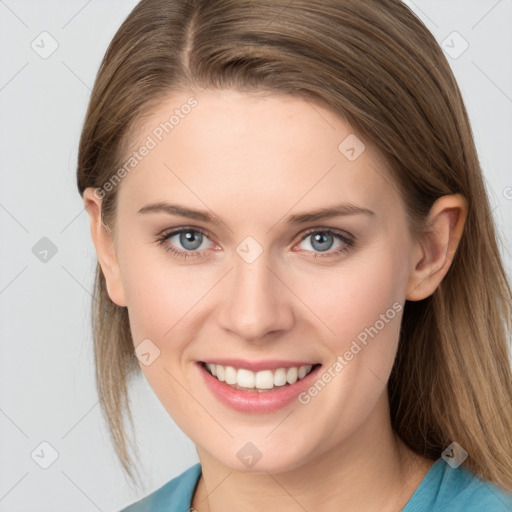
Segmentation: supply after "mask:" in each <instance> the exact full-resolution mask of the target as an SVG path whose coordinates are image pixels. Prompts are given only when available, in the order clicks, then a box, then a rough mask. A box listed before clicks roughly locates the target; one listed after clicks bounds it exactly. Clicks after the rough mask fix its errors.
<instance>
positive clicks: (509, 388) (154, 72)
mask: <svg viewBox="0 0 512 512" xmlns="http://www.w3.org/2000/svg"><path fill="white" fill-rule="evenodd" d="M78 188H79V192H80V194H81V195H82V196H83V199H84V204H85V205H86V208H87V211H88V213H89V216H90V222H91V235H92V238H93V241H94V244H95V247H96V251H97V254H98V267H97V274H96V287H95V296H94V297H95V301H94V311H93V315H94V316H93V327H94V344H95V358H96V367H97V383H98V391H99V394H100V396H101V397H103V400H102V407H103V411H104V413H105V415H106V418H107V420H108V422H109V427H110V432H111V434H112V439H113V441H114V443H115V446H116V450H117V453H118V455H119V458H120V460H121V462H122V463H123V466H124V468H125V469H126V471H127V473H128V474H129V475H130V476H132V477H133V471H132V470H133V469H134V467H133V463H132V461H131V458H130V456H129V454H128V451H127V448H126V440H125V436H124V431H123V417H124V416H123V415H124V413H127V414H128V416H129V417H130V410H129V406H128V391H127V383H128V379H129V377H130V376H132V375H135V374H136V373H137V372H140V371H142V373H143V375H144V377H145V378H146V379H147V381H148V383H149V384H150V386H151V387H152V389H153V390H154V392H155V394H156V395H157V397H158V398H159V400H160V401H161V403H162V404H163V406H164V407H165V408H166V410H167V411H168V412H169V414H170V415H171V417H172V418H173V420H174V421H175V422H176V424H177V425H178V426H179V427H180V428H181V429H182V430H183V431H184V432H185V434H186V435H187V436H188V437H189V438H190V439H191V440H192V441H193V442H194V443H195V445H196V448H197V453H198V456H199V460H200V463H199V464H196V465H194V466H192V467H191V468H189V469H188V470H187V471H186V472H184V473H183V474H181V475H180V476H179V477H177V478H175V479H172V480H171V481H170V482H168V483H167V484H166V485H165V486H163V487H161V488H160V489H158V490H156V491H155V492H153V493H151V494H150V495H149V496H146V497H145V498H143V499H142V500H140V501H139V502H137V503H135V504H133V505H132V506H130V507H128V508H126V509H125V510H126V511H130V512H134V511H142V510H151V511H153V510H154V511H156V510H172V511H174V510H176V511H178V510H179V511H184V510H189V509H192V508H193V509H194V510H197V511H198V512H205V511H211V512H214V511H220V510H222V511H228V510H244V511H252V510H262V509H264V510H267V511H273V510H290V511H292V510H321V511H331V510H340V507H342V508H343V510H345V511H352V510H354V511H356V510H357V511H358V512H361V511H373V510H380V511H390V512H391V511H397V510H403V511H405V512H412V511H416V510H451V511H453V510H461V511H462V510H464V511H468V510H475V511H476V510H493V511H501V510H503V511H505V510H510V509H511V507H512V494H511V492H512V409H511V404H510V399H511V396H512V376H511V368H510V363H509V359H508V358H509V352H508V347H507V343H506V335H507V332H508V331H507V329H510V318H511V312H512V307H511V291H510V285H509V283H508V282H507V279H506V274H505V271H504V268H503V264H502V261H501V258H500V254H499V250H498V246H497V242H496V235H495V229H494V225H493V220H492V215H491V210H490V207H489V202H488V199H487V196H486V193H485V188H484V184H483V177H482V171H481V168H480V165H479V162H478V156H477V153H476V150H475V145H474V141H473V139H472V135H471V128H470V124H469V120H468V116H467V113H466V110H465V108H464V104H463V100H462V98H461V95H460V91H459V89H458V86H457V84H456V82H455V79H454V77H453V74H452V72H451V70H450V67H449V65H448V63H447V61H446V59H445V57H444V55H443V53H442V51H441V49H440V47H439V45H438V44H437V42H436V41H435V39H434V37H433V36H432V35H431V34H430V33H429V32H428V30H427V29H426V28H425V27H424V25H423V24H422V23H421V22H420V20H418V18H417V17H416V16H415V15H414V14H413V13H412V12H411V11H410V9H409V8H407V7H406V6H405V5H404V4H402V3H400V2H399V1H397V0H384V1H383V0H371V1H370V0H368V1H365V2H361V1H357V0H343V1H335V0H320V1H314V2H311V1H305V0H297V1H295V2H292V3H289V2H285V1H281V0H279V1H274V0H257V1H245V0H244V1H237V2H231V1H228V0H215V1H212V0H209V1H207V0H199V1H179V0H174V1H169V0H167V1H164V0H143V1H141V2H140V3H139V4H138V5H137V6H136V7H135V9H134V10H133V11H132V13H131V14H130V15H129V16H128V18H127V19H126V20H125V21H124V23H123V24H122V26H121V27H120V29H119V30H118V32H117V34H116V35H115V36H114V39H113V41H112V43H111V44H110V46H109V48H108V50H107V53H106V55H105V57H104V60H103V62H102V65H101V68H100V70H99V73H98V77H97V79H96V83H95V85H94V89H93V92H92V96H91V101H90V105H89V108H88V112H87V116H86V119H85V123H84V127H83V132H82V137H81V141H80V148H79V161H78Z"/></svg>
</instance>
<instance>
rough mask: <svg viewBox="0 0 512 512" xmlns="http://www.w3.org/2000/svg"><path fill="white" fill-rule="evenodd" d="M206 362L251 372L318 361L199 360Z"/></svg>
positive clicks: (299, 365)
mask: <svg viewBox="0 0 512 512" xmlns="http://www.w3.org/2000/svg"><path fill="white" fill-rule="evenodd" d="M201 362H203V363H207V364H220V365H222V366H233V367H234V368H245V369H247V370H251V371H253V372H257V371H261V370H276V369H277V368H290V367H292V366H296V367H301V366H305V365H308V364H310V365H311V366H314V365H315V364H319V363H312V362H308V361H289V360H288V361H285V360H283V359H269V360H266V361H247V360H246V359H231V358H224V359H222V358H220V359H208V360H203V361H201Z"/></svg>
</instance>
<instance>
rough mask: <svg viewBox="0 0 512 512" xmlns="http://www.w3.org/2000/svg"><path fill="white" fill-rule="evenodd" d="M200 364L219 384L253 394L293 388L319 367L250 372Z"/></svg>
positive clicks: (296, 367) (229, 367) (280, 368)
mask: <svg viewBox="0 0 512 512" xmlns="http://www.w3.org/2000/svg"><path fill="white" fill-rule="evenodd" d="M200 364H201V366H202V367H203V369H204V370H205V371H206V372H207V373H209V374H210V375H211V376H212V377H214V378H215V379H217V380H218V381H219V382H223V383H224V384H227V385H228V386H230V387H231V388H233V389H238V390H240V391H247V392H253V393H265V392H272V391H276V390H278V389H281V388H283V387H290V386H293V385H294V384H295V383H297V382H299V381H301V380H302V379H304V378H306V377H307V376H308V375H309V374H310V373H312V372H313V371H315V370H316V369H317V368H318V367H320V366H321V364H320V363H316V364H303V365H296V366H287V367H285V366H282V367H277V368H272V369H271V368H268V369H263V370H259V371H252V370H249V369H247V368H243V367H239V368H237V367H234V366H231V365H222V364H215V363H206V362H204V361H201V362H200Z"/></svg>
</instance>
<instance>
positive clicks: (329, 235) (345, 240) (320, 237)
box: [301, 229, 355, 258]
mask: <svg viewBox="0 0 512 512" xmlns="http://www.w3.org/2000/svg"><path fill="white" fill-rule="evenodd" d="M308 238H310V239H311V241H310V242H309V245H310V246H311V247H312V248H313V251H308V252H313V255H312V257H314V258H324V257H331V256H336V255H339V254H342V253H345V252H347V251H349V250H350V249H351V248H352V247H353V246H354V244H355V242H354V239H352V238H349V237H347V236H345V235H343V234H341V233H339V232H337V231H334V230H331V229H325V230H318V229H315V230H312V231H309V232H308V233H307V234H306V236H304V237H303V238H302V240H301V242H303V241H304V240H307V239H308ZM336 239H337V240H339V241H340V242H341V247H338V248H337V249H335V250H329V249H331V248H332V246H333V243H334V240H336ZM317 251H318V252H317ZM322 253H326V254H322Z"/></svg>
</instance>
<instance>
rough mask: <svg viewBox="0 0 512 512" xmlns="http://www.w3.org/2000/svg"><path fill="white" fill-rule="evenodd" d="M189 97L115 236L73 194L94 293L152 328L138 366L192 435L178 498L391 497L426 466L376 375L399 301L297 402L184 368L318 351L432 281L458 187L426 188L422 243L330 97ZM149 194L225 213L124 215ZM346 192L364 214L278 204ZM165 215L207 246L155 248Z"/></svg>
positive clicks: (351, 504)
mask: <svg viewBox="0 0 512 512" xmlns="http://www.w3.org/2000/svg"><path fill="white" fill-rule="evenodd" d="M190 96H191V94H181V93H180V94H178V93H175V94H173V95H171V96H169V98H168V99H167V100H166V101H165V102H163V103H162V105H161V108H160V109H159V110H158V111H157V112H156V113H154V114H153V115H152V116H151V118H149V119H147V120H146V121H145V122H144V125H143V126H141V127H140V132H139V133H140V137H139V144H138V145H136V147H137V148H138V147H140V145H141V144H142V143H143V142H144V140H146V137H147V136H148V135H150V134H151V133H152V130H153V129H154V128H155V127H157V126H158V125H159V123H160V122H162V121H164V120H165V119H168V118H169V112H172V110H173V109H174V108H179V107H180V105H183V104H184V103H185V102H186V101H187V99H188V98H189V97H190ZM193 96H194V98H196V100H197V101H198V105H197V106H196V107H195V108H194V109H193V110H192V111H191V112H190V114H188V115H187V116H185V117H184V118H183V119H180V122H179V124H178V125H176V126H175V127H174V129H173V130H172V131H171V132H170V133H168V134H165V136H164V137H163V138H162V141H160V142H159V143H158V145H157V146H156V147H155V148H154V149H152V150H151V151H150V152H149V154H148V155H147V156H146V157H145V158H144V159H143V160H142V161H141V162H140V163H138V165H137V166H136V168H134V169H133V170H132V171H131V172H130V173H129V174H128V175H127V176H126V177H125V178H124V179H123V180H122V182H121V184H120V185H118V186H119V187H120V189H119V198H118V205H117V208H118V209H117V219H116V226H115V239H114V238H112V236H111V235H110V234H109V233H108V232H107V231H106V230H105V229H104V227H103V226H102V224H101V222H100V209H101V200H99V199H98V198H97V197H96V196H95V195H94V193H93V192H94V191H93V189H91V188H89V189H87V190H86V191H85V194H84V202H85V205H86V207H87V211H88V213H89V216H90V226H91V235H92V238H93V241H94V244H95V247H96V250H97V254H98V259H99V261H100V264H101V267H102V269H103V272H104V274H105V277H106V280H107V284H108V291H109V296H110V298H111V299H112V300H113V301H114V302H115V303H116V304H118V305H120V306H126V307H128V311H129V316H130V326H131V331H132V335H133V340H134V345H135V346H137V345H138V344H139V343H141V341H142V340H144V339H147V338H149V339H150V340H151V342H152V343H153V344H154V345H155V346H156V347H158V349H159V350H160V355H159V356H158V357H157V358H156V359H155V360H154V361H153V362H152V363H151V364H150V365H149V366H145V365H143V364H141V370H142V372H143V373H144V376H145V378H146V379H147V381H148V382H149V384H150V386H151V387H152V389H153V390H154V392H155V393H156V395H157V396H158V398H159V400H160V401H161V402H162V404H163V405H164V407H165V408H166V410H167V411H168V412H169V414H170V415H171V417H172V418H173V419H174V421H175V422H176V423H177V424H178V426H179V427H180V428H181V429H182V430H183V431H184V432H185V434H186V435H187V436H189V437H190V439H191V440H192V441H193V442H194V443H195V445H196V447H197V452H198V455H199V458H200V461H201V464H202V469H203V475H202V477H201V479H200V482H199V485H198V488H197V490H196V493H195V496H194V500H193V506H194V508H195V509H196V510H198V511H199V512H205V511H208V510H209V511H212V512H213V511H215V512H217V511H219V512H220V511H223V512H226V511H239V510H244V511H248V512H250V511H252V510H266V511H267V512H270V511H274V510H276V511H277V510H279V511H283V510H285V511H288V510H289V511H295V510H297V511H299V510H304V509H306V510H321V511H326V512H327V511H331V510H332V511H334V510H339V507H340V504H343V510H344V511H356V510H357V511H358V512H364V511H374V510H381V511H382V510H384V511H386V510H389V511H392V510H400V508H401V507H403V506H404V505H405V503H406V502H407V500H408V499H409V497H410V496H411V495H412V493H413V492H414V490H415V489H416V487H417V486H418V485H419V483H420V481H421V479H422V478H423V476H424V475H425V473H426V472H427V470H428V469H429V467H430V466H431V464H432V461H429V460H427V459H424V458H422V457H419V456H417V455H415V454H413V453H412V452H411V451H410V450H409V449H407V448H406V447H405V446H404V445H403V443H402V442H401V441H400V440H399V439H398V437H397V436H396V435H395V434H394V433H393V431H392V429H391V424H390V418H389V406H388V396H387V391H386V383H387V380H388V378H389V374H390V372H391V369H392V365H393V361H394V357H395V354H396V349H397V344H398V334H399V328H400V319H401V315H402V312H399V313H397V314H396V316H395V317H394V318H393V319H392V320H389V321H388V322H387V323H386V324H385V327H384V328H382V329H381V330H379V332H378V334H377V335H376V336H375V337H373V338H370V339H369V342H368V343H367V345H366V346H364V348H363V349H362V350H361V351H360V352H359V353H358V354H357V355H356V356H355V357H354V358H353V359H352V360H351V361H350V362H349V364H348V365H347V366H346V367H344V368H343V370H342V371H341V372H339V373H338V374H337V375H336V377H335V378H333V379H332V380H331V382H330V383H329V384H328V385H327V386H325V388H324V389H323V390H322V391H321V392H319V393H318V394H317V396H315V397H314V398H312V399H311V401H310V402H309V403H308V404H306V405H303V404H300V403H298V402H296V401H294V402H292V404H290V405H289V406H287V407H285V408H284V409H281V410H279V411H277V412H274V413H268V414H247V413H241V412H237V411H234V410H231V409H230V408H228V407H227V406H225V405H223V404H221V403H220V402H219V401H218V400H217V399H216V398H215V397H214V396H213V395H212V394H211V393H210V391H209V389H208V388H206V387H205V385H204V384H203V382H202V380H200V379H199V378H198V375H199V374H198V369H197V366H196V364H195V361H198V360H205V359H208V358H213V357H240V358H244V359H248V360H255V361H261V360H266V359H293V360H301V361H302V360H303V361H317V362H319V363H322V364H323V365H324V368H327V367H329V366H331V365H332V364H333V363H334V361H335V360H336V357H337V356H338V355H339V354H344V353H345V352H346V351H347V350H348V349H349V348H350V344H351V342H352V341H353V340H355V339H356V338H357V336H358V334H360V333H361V332H362V331H364V329H365V328H366V327H369V326H373V325H375V323H376V321H377V320H378V319H379V317H380V315H381V314H385V313H386V311H387V310H389V309H390V308H392V305H393V304H399V305H401V306H402V307H403V305H404V303H405V300H406V299H408V300H421V299H423V298H425V297H427V296H429V295H430V294H432V293H433V291H434V290H435V289H436V287H437V286H438V284H439V283H440V281H441V280H442V278H443V277H444V275H445V274H446V272H447V270H448V268H449V265H450V262H451V258H452V256H453V252H454V250H455V248H456V245H457V243H458V240H459V239H460V236H461V233H462V229H463V225H464V221H465V218H466V212H467V207H466V202H465V200H464V198H463V197H461V196H460V195H450V196H444V197H442V198H440V199H438V201H436V203H435V204H434V205H433V207H432V210H431V212H430V216H429V220H430V221H432V223H433V226H434V228H435V229H434V231H433V232H432V234H431V235H430V236H429V237H428V238H427V239H426V240H425V241H423V242H422V243H420V242H418V241H415V240H414V239H413V238H412V236H411V234H410V232H409V230H408V227H407V219H406V214H405V210H404V206H403V202H402V200H401V198H400V196H399V195H398V192H397V189H396V186H395V185H394V183H393V181H392V179H391V176H390V174H389V172H388V171H387V170H386V168H385V165H384V164H383V163H382V162H381V161H380V160H379V155H378V154H377V153H376V151H374V149H373V148H372V146H371V144H370V141H366V140H365V141H364V143H365V150H364V151H363V152H362V153H361V154H360V156H359V157H358V158H356V159H355V160H354V161H350V160H349V159H347V158H346V156H345V155H344V154H343V153H342V152H340V151H339V149H338V146H339V144H340V143H341V142H342V141H343V140H344V139H345V138H346V137H347V136H348V135H350V134H352V130H351V129H350V127H349V126H348V125H347V124H346V123H345V122H344V121H343V120H342V119H340V118H339V117H338V116H336V115H335V114H334V113H333V112H331V111H329V110H326V109H325V108H322V107H320V106H318V105H314V104H312V103H310V102H308V101H304V100H302V99H300V98H294V97H289V96H277V95H262V94H254V93H251V94H248V93H238V92H234V91H227V90H223V91H201V92H197V93H194V94H193ZM134 149H135V148H134ZM158 201H168V202H171V203H179V204H183V205H186V206H187V207H189V208H194V209H201V210H208V211H209V212H210V213H212V214H214V215H216V216H218V217H220V218H221V219H222V223H221V224H219V225H212V224H207V223H205V222H203V221H199V220H193V219H189V218H183V217H178V216H171V215H169V214H167V213H149V214H140V213H137V212H138V210H139V209H140V208H142V207H143V206H145V205H147V204H149V203H154V202H158ZM345 202H350V203H352V204H356V205H358V206H362V207H366V208H369V209H370V210H372V211H373V212H374V215H361V214H358V215H348V216H343V217H335V218H330V219H324V220H321V221H312V222H309V223H307V224H304V225H299V226H297V225H287V224H286V222H285V220H284V219H285V217H287V216H288V215H290V214H296V213H299V212H308V211H311V210H315V209H318V208H324V207H329V206H333V205H336V204H339V203H345ZM179 227H193V228H194V229H202V230H203V231H205V234H206V237H203V242H202V243H201V245H200V247H199V249H196V253H202V255H203V256H204V257H201V256H199V257H197V256H196V257H194V256H193V255H192V256H190V257H189V258H187V259H186V260H185V259H180V258H179V257H177V256H174V255H172V254H171V253H169V252H166V251H165V250H164V246H165V245H166V246H173V247H174V248H175V249H177V250H181V251H186V250H187V247H190V245H188V246H184V245H183V244H182V243H180V237H179V234H178V235H175V236H173V237H172V238H171V239H168V240H167V241H166V242H165V243H164V244H165V245H158V243H157V242H156V241H155V240H156V239H157V237H158V235H159V234H161V233H162V232H165V231H170V230H171V228H179ZM311 228H315V229H317V231H321V232H322V230H323V231H325V230H326V229H332V230H338V231H339V232H341V233H344V234H346V235H349V237H350V236H351V237H352V238H355V245H354V246H353V247H352V248H349V250H348V251H347V252H344V253H341V254H336V253H335V251H336V249H338V248H340V247H344V246H345V245H346V244H344V243H343V242H342V241H341V240H339V239H337V238H336V237H334V238H328V240H327V242H326V243H325V246H326V247H327V249H324V252H322V245H320V244H318V243H316V244H315V242H314V239H313V236H314V234H315V233H313V236H308V237H307V238H304V237H305V236H306V232H307V231H308V230H310V229H311ZM197 236H200V235H197ZM247 236H252V237H253V238H254V239H255V240H256V241H257V243H258V244H259V245H260V246H261V248H262V249H263V252H262V254H261V255H260V256H259V257H258V258H257V259H256V260H255V261H254V262H252V263H247V262H246V261H245V260H244V259H243V258H241V257H240V256H239V254H238V253H237V252H236V249H237V246H238V245H239V244H240V243H241V242H242V241H243V240H244V239H245V238H246V237H247ZM182 241H183V238H182ZM331 241H332V245H331V246H330V247H329V242H331ZM319 247H320V248H319ZM189 252H192V251H190V250H189ZM327 253H328V254H331V256H323V254H327ZM314 255H317V256H319V257H316V258H315V257H313V256H314ZM247 442H251V443H253V444H254V445H255V446H256V447H257V448H258V450H259V451H260V452H261V454H262V457H261V459H260V460H259V461H258V462H257V464H256V465H255V466H253V467H252V468H247V467H246V466H244V464H242V462H241V461H240V459H239V458H238V457H237V452H238V450H240V449H241V448H242V447H243V446H244V445H245V444H246V443H247Z"/></svg>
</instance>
